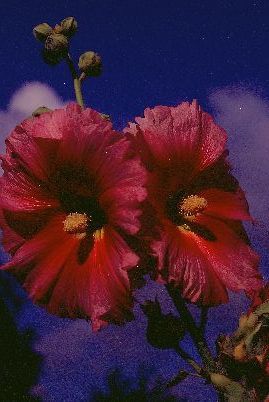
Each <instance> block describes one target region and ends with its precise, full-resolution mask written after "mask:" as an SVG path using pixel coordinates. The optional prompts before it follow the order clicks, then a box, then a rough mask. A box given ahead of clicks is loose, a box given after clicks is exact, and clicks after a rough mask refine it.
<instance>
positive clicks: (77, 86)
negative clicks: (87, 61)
mask: <svg viewBox="0 0 269 402" xmlns="http://www.w3.org/2000/svg"><path fill="white" fill-rule="evenodd" d="M65 60H66V63H67V65H68V67H69V70H70V73H71V75H72V78H73V82H74V90H75V95H76V100H77V103H78V104H79V105H80V106H81V107H82V108H84V101H83V96H82V91H81V80H80V79H79V77H78V74H77V72H76V69H75V66H74V63H73V60H72V58H71V56H70V53H68V54H67V56H66V57H65Z"/></svg>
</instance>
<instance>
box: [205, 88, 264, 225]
mask: <svg viewBox="0 0 269 402" xmlns="http://www.w3.org/2000/svg"><path fill="white" fill-rule="evenodd" d="M209 102H210V105H211V106H212V107H213V113H214V115H215V118H216V121H217V122H218V123H219V124H220V125H221V126H222V127H223V128H224V129H225V130H226V131H227V133H228V146H229V150H230V154H229V160H230V161H231V164H232V166H233V173H234V175H235V176H236V177H237V178H238V180H239V181H240V184H241V187H242V188H243V190H244V191H245V193H246V196H247V199H248V202H249V206H250V211H251V213H252V215H253V216H254V218H255V219H256V220H257V221H258V223H259V224H261V225H265V227H267V229H269V163H268V159H269V100H267V99H265V98H264V97H262V96H261V95H260V94H259V93H257V92H255V91H253V90H248V89H246V88H244V87H227V88H221V89H217V90H215V91H213V92H212V93H211V94H210V96H209Z"/></svg>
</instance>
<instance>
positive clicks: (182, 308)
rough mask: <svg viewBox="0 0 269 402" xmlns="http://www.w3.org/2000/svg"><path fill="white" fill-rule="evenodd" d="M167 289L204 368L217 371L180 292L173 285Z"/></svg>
mask: <svg viewBox="0 0 269 402" xmlns="http://www.w3.org/2000/svg"><path fill="white" fill-rule="evenodd" d="M166 289H167V291H168V293H169V296H170V297H171V299H172V300H173V302H174V305H175V306H176V309H177V311H178V312H179V314H180V317H181V319H182V320H183V322H184V324H185V326H186V329H187V330H188V331H189V333H190V336H191V338H192V340H193V342H194V344H195V346H196V348H197V350H198V352H199V354H200V356H201V358H202V361H203V364H204V366H205V367H206V369H207V370H209V371H211V372H212V371H216V364H215V361H214V358H213V356H212V355H211V352H210V350H209V348H208V346H207V344H206V342H205V339H204V337H203V334H202V331H201V330H200V329H199V328H198V327H197V326H196V324H195V322H194V319H193V317H192V315H191V313H190V312H189V310H188V308H187V306H186V304H185V302H184V300H183V299H182V297H181V295H180V292H179V291H178V289H176V288H175V287H174V286H173V284H167V285H166Z"/></svg>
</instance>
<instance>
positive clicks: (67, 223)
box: [63, 212, 91, 234]
mask: <svg viewBox="0 0 269 402" xmlns="http://www.w3.org/2000/svg"><path fill="white" fill-rule="evenodd" d="M89 221H91V217H89V216H87V215H86V214H80V213H78V212H73V213H71V214H69V215H67V217H66V218H65V220H64V221H63V224H64V231H65V232H67V233H71V234H84V233H86V231H87V228H88V222H89Z"/></svg>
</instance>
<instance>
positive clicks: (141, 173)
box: [0, 104, 146, 329]
mask: <svg viewBox="0 0 269 402" xmlns="http://www.w3.org/2000/svg"><path fill="white" fill-rule="evenodd" d="M6 144H7V153H6V155H5V156H3V157H2V165H3V169H4V175H3V177H2V178H1V179H0V180H1V183H0V187H1V190H0V206H1V209H2V213H1V223H2V224H1V227H2V229H3V232H4V238H3V244H4V246H5V249H6V250H7V251H8V252H9V253H11V254H12V256H13V257H12V259H11V261H10V262H8V263H7V264H5V265H4V266H3V267H2V268H3V269H6V270H10V271H12V273H14V274H15V275H16V276H17V277H18V278H19V280H20V281H21V282H22V283H23V286H24V288H25V289H26V291H27V292H28V293H29V295H30V297H31V298H32V299H33V300H34V301H35V302H37V303H39V304H41V305H46V306H47V308H48V310H49V311H50V312H52V313H54V314H57V315H60V316H68V317H78V316H81V317H89V318H91V320H92V324H93V328H94V329H98V328H99V327H101V326H102V325H104V324H105V321H109V320H113V321H115V322H120V321H122V319H123V318H124V316H125V315H126V313H128V311H129V309H130V307H131V298H130V283H129V279H128V274H127V271H128V270H129V269H130V268H132V267H135V266H136V264H137V263H138V256H137V255H136V254H135V253H134V252H133V251H132V250H131V249H130V247H129V245H127V243H126V238H125V235H127V237H128V238H130V236H129V235H134V234H136V233H137V232H138V231H139V229H140V222H139V215H140V203H141V201H142V200H144V198H145V196H146V190H145V188H144V183H145V179H146V172H145V169H144V168H143V167H142V166H141V163H140V161H139V159H138V158H137V157H132V156H131V152H130V142H129V141H128V140H127V139H126V138H124V137H123V136H121V135H120V134H119V133H118V132H116V131H113V129H112V125H111V123H110V122H108V121H107V120H104V119H103V118H102V117H101V116H100V114H99V113H97V112H96V111H94V110H91V109H85V110H82V109H81V108H80V107H79V106H78V105H75V104H73V105H69V106H67V108H66V109H63V110H55V111H53V112H49V113H45V114H43V115H41V116H40V117H36V118H33V119H28V120H25V121H24V122H23V123H22V124H21V125H19V126H17V127H16V128H15V130H14V131H13V132H12V133H11V135H10V137H9V138H8V139H7V141H6ZM124 238H125V239H124ZM128 244H129V241H128Z"/></svg>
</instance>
